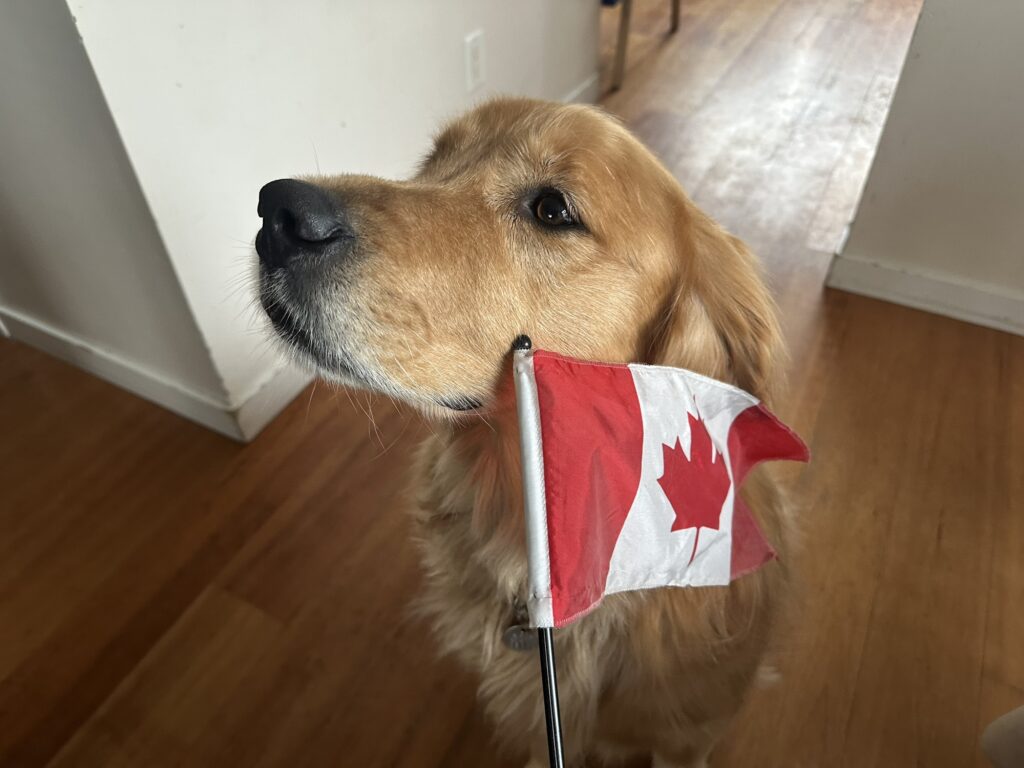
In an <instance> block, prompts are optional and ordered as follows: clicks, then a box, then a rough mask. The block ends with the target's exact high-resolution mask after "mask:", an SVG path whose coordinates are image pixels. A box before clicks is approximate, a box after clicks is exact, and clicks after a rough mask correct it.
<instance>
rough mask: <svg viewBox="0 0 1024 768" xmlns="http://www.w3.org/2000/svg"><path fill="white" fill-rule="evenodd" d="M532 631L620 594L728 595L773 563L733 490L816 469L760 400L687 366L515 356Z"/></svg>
mask: <svg viewBox="0 0 1024 768" xmlns="http://www.w3.org/2000/svg"><path fill="white" fill-rule="evenodd" d="M514 367H515V383H516V398H517V403H518V411H519V426H520V442H521V451H522V459H523V461H522V464H523V487H524V491H525V497H526V498H525V501H526V532H527V550H528V551H527V554H528V559H529V591H530V594H529V597H528V609H529V613H530V621H531V624H533V626H535V627H561V626H564V625H566V624H568V623H570V622H572V621H574V620H576V619H578V618H580V617H582V616H583V615H585V614H586V613H588V612H589V611H591V610H592V609H593V608H595V607H596V606H597V604H598V603H599V602H600V601H601V599H602V598H603V597H604V596H605V595H608V594H612V593H614V592H624V591H628V590H636V589H647V588H651V587H665V586H677V587H698V586H710V585H722V584H728V583H729V582H730V581H731V580H732V579H735V578H738V577H739V576H742V575H743V574H745V573H749V572H750V571H752V570H755V569H757V568H758V567H760V566H761V565H763V564H764V563H765V562H767V561H768V560H770V559H771V558H772V557H774V552H773V551H772V549H771V547H770V546H769V545H768V543H767V542H766V541H765V539H764V537H763V536H762V535H761V532H760V531H759V530H758V528H757V524H756V523H755V522H754V519H753V517H752V516H751V514H750V510H749V509H747V507H746V505H745V504H744V503H743V501H742V500H741V499H740V497H739V495H738V493H737V489H738V488H739V487H740V485H741V483H742V482H743V478H744V477H745V476H746V474H747V472H749V471H750V469H751V468H752V467H753V466H755V465H756V464H758V463H760V462H762V461H768V460H772V459H789V460H793V461H807V459H808V452H807V447H806V446H805V445H804V443H803V441H801V440H800V438H799V437H798V436H797V435H796V434H795V433H793V432H792V430H790V429H789V428H788V427H786V426H785V425H784V424H783V423H782V422H780V421H779V420H778V419H777V418H775V416H773V415H772V414H771V413H770V412H769V411H768V410H767V409H766V408H765V407H764V406H763V405H762V404H761V403H760V401H759V400H758V399H757V398H755V397H754V396H753V395H750V394H749V393H747V392H744V391H743V390H741V389H737V388H736V387H733V386H730V385H728V384H725V383H723V382H720V381H715V380H714V379H709V378H707V377H705V376H701V375H699V374H696V373H693V372H691V371H686V370H682V369H678V368H665V367H660V366H648V365H608V364H603V363H591V362H585V361H582V360H574V359H571V358H567V357H562V356H560V355H556V354H554V353H551V352H544V351H535V352H531V351H517V352H516V354H515V363H514Z"/></svg>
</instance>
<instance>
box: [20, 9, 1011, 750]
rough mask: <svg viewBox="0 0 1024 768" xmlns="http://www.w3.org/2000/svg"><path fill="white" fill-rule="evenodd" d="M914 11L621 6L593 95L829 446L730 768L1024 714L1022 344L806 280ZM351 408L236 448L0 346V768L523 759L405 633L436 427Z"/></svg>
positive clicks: (833, 235) (467, 686)
mask: <svg viewBox="0 0 1024 768" xmlns="http://www.w3.org/2000/svg"><path fill="white" fill-rule="evenodd" d="M918 10H919V0H821V1H817V2H810V0H687V2H686V3H684V11H683V18H682V24H681V28H680V31H679V32H678V34H677V35H675V36H674V37H672V38H670V39H662V37H661V29H662V28H667V24H668V3H667V2H661V1H660V0H650V1H649V2H640V1H639V0H638V2H637V9H636V16H635V18H634V40H633V47H632V48H631V51H630V68H629V71H628V73H627V76H626V82H625V87H624V89H623V90H622V91H621V92H619V93H617V94H615V95H613V96H611V97H609V98H608V99H607V101H606V106H607V108H608V109H610V110H612V111H614V112H616V113H618V114H620V115H621V116H622V117H623V118H624V119H625V121H626V122H627V123H628V124H629V125H630V126H632V127H633V128H634V129H635V130H636V131H637V132H638V133H639V134H640V136H641V137H642V138H643V139H644V140H645V141H647V142H648V143H649V144H650V145H651V146H652V147H653V148H654V149H655V150H656V151H657V152H658V153H659V154H660V156H661V157H662V158H663V159H664V160H665V162H666V163H667V164H668V165H669V166H670V168H671V169H672V170H673V171H674V172H675V173H676V174H677V175H678V176H679V178H680V179H681V180H682V181H683V183H684V184H685V185H686V186H687V188H688V189H689V190H691V192H692V193H693V195H694V197H695V198H696V199H697V201H698V202H699V203H700V204H701V205H702V206H704V207H705V208H706V209H707V210H708V211H709V212H710V213H712V214H713V215H714V216H715V217H716V218H718V219H719V220H721V221H722V222H723V223H725V224H726V225H727V226H729V227H730V228H731V229H732V230H734V231H735V232H737V233H738V234H740V235H742V236H743V237H744V238H746V239H747V240H748V241H749V242H751V243H752V245H754V247H755V248H756V249H757V250H758V251H759V252H760V253H761V254H762V255H763V257H764V260H765V264H766V268H767V272H768V275H769V278H770V279H771V282H772V285H773V287H774V290H775V293H776V295H777V297H778V300H779V303H780V306H781V308H782V311H783V315H784V319H785V324H786V330H787V335H788V337H789V340H790V344H791V348H792V352H793V362H792V373H791V386H790V390H789V394H788V396H787V397H786V398H785V399H784V401H783V402H782V403H781V404H780V408H779V410H780V412H781V414H782V415H783V417H784V418H786V419H787V420H788V421H789V422H790V423H791V424H793V425H794V426H795V427H796V428H797V430H798V431H799V432H800V433H801V434H802V435H804V436H805V438H807V440H808V442H809V443H810V445H811V449H812V451H813V453H814V456H815V460H814V461H813V462H812V463H811V464H810V466H809V467H807V468H806V469H800V468H795V467H793V468H787V469H786V474H785V477H786V480H787V482H788V484H789V485H790V487H791V493H792V496H793V498H794V500H795V502H796V503H797V504H799V506H800V507H801V508H802V509H803V510H804V520H805V527H806V548H805V549H804V551H803V552H802V553H801V554H800V555H799V557H798V558H797V562H796V563H795V564H794V567H795V568H796V570H797V572H798V574H799V581H800V583H801V584H802V585H803V592H804V594H803V599H802V603H801V607H800V610H798V611H796V612H794V614H793V615H792V617H791V618H790V620H789V621H788V622H787V627H786V631H785V632H784V635H783V642H782V643H781V648H782V651H781V652H780V657H779V667H780V670H781V672H782V682H781V683H780V684H778V685H776V686H774V687H771V688H768V689H765V690H762V691H759V692H757V693H756V694H755V695H754V696H753V697H752V699H751V701H750V703H749V706H748V707H747V708H746V710H745V711H744V713H743V715H742V716H741V718H740V721H739V722H738V723H737V725H736V728H735V729H734V732H733V733H732V735H731V737H730V738H729V740H728V741H727V742H726V743H725V744H723V747H722V749H721V750H720V752H719V754H718V755H717V756H716V761H715V765H716V766H719V767H720V768H724V767H729V766H731V767H733V768H740V767H744V768H747V767H749V766H758V767H762V766H767V767H769V768H771V767H773V766H778V767H779V768H783V767H785V768H793V767H806V768H811V767H815V768H817V767H822V768H834V767H841V766H850V768H867V767H870V766H884V767H889V766H909V765H921V766H929V768H944V767H945V766H949V767H953V766H983V765H984V764H985V763H984V761H983V760H982V758H981V757H980V755H979V753H978V751H977V740H978V734H979V732H980V730H981V728H982V727H983V726H984V724H985V723H986V722H987V721H988V720H990V719H991V718H993V717H995V716H996V715H997V714H999V713H1001V712H1003V711H1006V710H1008V709H1010V708H1012V707H1013V706H1016V705H1019V704H1020V703H1021V702H1022V701H1024V611H1022V610H1021V608H1020V607H1021V606H1024V472H1022V471H1020V467H1021V466H1022V465H1024V339H1022V338H1019V337H1014V336H1010V335H1007V334H1003V333H999V332H996V331H991V330H987V329H983V328H979V327H975V326H970V325H967V324H964V323H960V322H956V321H953V320H948V319H944V318H939V317H936V316H932V315H928V314H925V313H922V312H917V311H914V310H909V309H904V308H901V307H896V306H892V305H888V304H885V303H883V302H878V301H873V300H870V299H865V298H860V297H856V296H852V295H847V294H842V293H838V292H832V291H828V290H824V289H823V288H822V285H823V280H824V273H825V270H826V269H827V266H828V257H827V255H826V254H825V253H823V251H824V250H826V249H828V248H831V247H833V246H834V245H835V243H837V242H838V240H839V239H840V237H841V235H842V229H843V226H844V225H845V223H846V221H847V220H848V218H849V216H850V213H851V211H852V210H853V207H854V205H855V202H856V197H857V195H858V193H859V189H860V186H861V184H862V182H863V178H864V174H865V172H866V168H867V165H868V163H869V162H870V155H871V151H872V147H873V146H874V142H875V140H876V138H877V134H878V132H879V130H880V125H881V120H882V118H883V116H884V112H885V109H886V106H887V103H888V99H889V96H890V94H891V91H892V88H893V84H894V83H895V80H896V77H897V75H898V71H899V68H900V65H901V60H902V56H903V52H904V50H905V48H906V45H907V42H908V41H909V35H910V32H911V29H912V27H913V24H914V20H915V18H916V14H917V12H918ZM614 14H615V11H607V12H605V16H606V19H605V21H606V30H605V31H606V33H607V32H608V31H609V30H610V29H612V28H613V25H614ZM369 407H370V403H369V401H368V400H367V399H366V398H365V396H363V395H361V394H351V395H347V394H345V393H338V392H335V391H331V390H329V389H328V388H326V387H325V386H322V385H321V386H319V387H317V388H315V389H313V390H310V391H309V392H307V393H305V394H304V395H303V396H301V397H300V398H299V399H298V400H297V401H296V402H294V403H293V404H292V405H291V406H290V407H289V408H288V410H287V411H286V412H285V413H284V414H282V415H281V417H280V418H278V419H277V420H276V421H275V422H274V423H273V424H272V425H271V426H270V427H269V428H268V429H267V430H266V431H265V432H264V433H263V434H262V435H261V436H260V437H259V438H258V439H257V440H256V441H255V442H254V443H252V444H251V445H249V446H246V447H241V446H238V445H234V444H232V443H230V442H228V441H227V440H225V439H223V438H220V437H218V436H217V435H214V434H211V433H209V432H207V431H205V430H203V429H201V428H199V427H197V426H194V425H192V424H189V423H187V422H185V421H182V420H181V419H179V418H177V417H175V416H173V415H171V414H169V413H166V412H164V411H162V410H160V409H159V408H157V407H155V406H152V405H150V404H148V403H145V402H142V401H140V400H138V399H136V398H134V397H132V396H130V395H127V394H125V393H123V392H121V391H119V390H117V389H115V388H113V387H111V386H109V385H107V384H105V383H102V382H100V381H97V380H95V379H93V378H91V377H89V376H88V375H86V374H84V373H81V372H79V371H77V370H75V369H73V368H70V367H68V366H66V365H63V364H61V363H58V362H55V361H54V360H52V359H50V358H48V357H46V356H44V355H42V354H40V353H38V352H35V351H33V350H31V349H28V348H26V347H24V346H21V345H18V344H15V343H12V342H8V341H0V425H2V427H0V428H2V429H3V432H2V433H0V434H2V439H0V764H2V765H4V766H11V767H12V768H13V767H15V766H16V767H17V768H22V767H24V766H43V765H52V766H69V767H70V766H125V767H127V766H131V767H132V768H138V767H140V766H144V767H145V768H151V767H152V768H160V766H189V767H190V768H191V767H194V766H195V767H201V766H211V767H213V766H217V767H220V766H314V765H323V766H399V767H401V768H430V767H433V766H446V767H447V766H453V767H455V768H461V767H462V766H495V767H501V768H505V767H506V766H512V765H514V764H513V763H509V762H507V761H505V760H503V758H501V757H500V756H497V755H495V753H494V749H493V747H492V746H491V745H490V742H489V736H488V733H489V731H488V727H487V725H486V724H485V723H483V721H482V719H481V718H480V715H479V713H478V712H477V709H476V707H475V702H474V687H473V682H472V680H471V679H469V678H468V677H467V676H466V675H465V674H463V673H462V672H461V671H460V670H459V668H458V667H456V666H455V665H454V664H453V663H452V662H450V661H446V660H438V659H436V658H435V656H434V652H433V647H432V644H431V640H430V638H429V636H428V635H427V634H426V631H425V629H424V627H423V626H422V625H421V624H419V623H418V622H417V621H416V620H415V619H413V618H412V617H411V616H410V614H409V611H408V607H407V606H408V604H409V602H410V600H411V598H412V597H413V596H414V595H415V593H416V590H417V585H418V582H419V579H420V576H419V569H418V564H417V561H416V558H415V556H414V552H413V547H412V544H411V542H410V541H409V537H408V535H407V534H408V525H407V522H406V519H405V517H404V516H403V515H402V513H401V507H402V504H403V491H402V485H401V480H400V478H401V476H402V474H403V472H404V470H405V468H406V467H407V465H408V462H409V456H410V452H411V451H412V449H413V447H414V445H415V443H416V441H417V439H418V437H419V436H420V435H421V434H423V432H424V427H423V426H422V425H421V424H419V422H418V420H417V419H416V418H415V417H412V416H410V415H409V414H408V413H407V412H405V411H403V410H401V409H399V408H396V407H394V406H393V405H391V404H390V403H388V402H386V401H382V400H377V401H375V402H374V403H373V404H372V407H373V411H374V416H375V422H376V426H375V427H372V426H371V425H370V420H369V419H368V418H367V415H366V413H365V411H366V410H367V409H368V408H369ZM363 573H372V574H373V578H372V580H367V579H363V578H359V574H363ZM567 736H568V738H571V734H568V735H567Z"/></svg>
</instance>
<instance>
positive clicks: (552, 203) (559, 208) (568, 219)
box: [533, 192, 573, 227]
mask: <svg viewBox="0 0 1024 768" xmlns="http://www.w3.org/2000/svg"><path fill="white" fill-rule="evenodd" d="M533 215H534V216H536V217H537V221H539V222H540V223H541V224H544V225H546V226H549V227H561V226H565V225H566V224H572V223H573V221H572V215H571V214H570V213H569V206H568V205H567V204H566V202H565V198H564V197H562V196H561V195H560V194H558V193H557V192H545V193H544V194H542V195H541V196H540V197H538V198H537V200H536V201H535V202H534V203H533Z"/></svg>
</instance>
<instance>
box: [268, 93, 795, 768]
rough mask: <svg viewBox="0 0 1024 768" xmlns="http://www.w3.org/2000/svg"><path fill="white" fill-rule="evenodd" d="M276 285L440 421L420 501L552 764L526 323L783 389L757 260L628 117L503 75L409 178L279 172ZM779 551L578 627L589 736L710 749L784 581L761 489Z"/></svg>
mask: <svg viewBox="0 0 1024 768" xmlns="http://www.w3.org/2000/svg"><path fill="white" fill-rule="evenodd" d="M260 215H261V216H262V217H263V228H262V229H261V230H260V233H259V234H258V236H257V241H256V243H257V251H258V253H259V256H260V276H259V291H260V299H261V303H262V305H263V307H264V309H265V310H266V313H267V315H268V316H269V318H270V320H271V321H272V323H273V325H274V328H275V329H276V332H277V333H278V334H279V335H280V336H281V337H282V338H284V339H285V340H286V341H287V342H288V344H289V346H290V347H292V348H293V349H294V350H296V351H297V353H298V354H299V355H300V356H302V357H303V358H305V359H306V360H308V361H309V362H311V363H312V364H313V365H315V366H316V368H317V369H318V370H319V371H320V372H321V374H322V375H324V376H325V377H328V378H331V379H334V380H337V381H340V382H342V383H344V384H346V385H351V386H356V387H364V388H369V389H372V390H375V391H378V392H382V393H385V394H387V395H389V396H391V397H394V398H398V399H400V400H403V401H406V402H408V403H412V404H414V405H415V406H417V407H419V408H420V409H422V411H423V412H424V413H425V414H426V415H427V416H428V417H429V418H430V419H433V420H435V421H436V422H437V424H438V426H437V428H436V434H435V435H434V436H433V437H431V438H429V439H428V440H427V441H426V442H425V443H424V445H423V446H422V448H421V450H420V452H419V459H418V465H417V467H416V470H415V475H414V478H413V487H414V491H415V496H416V501H415V504H414V510H413V514H414V516H415V520H416V523H417V525H418V530H419V536H420V539H421V541H422V552H423V562H424V566H425V570H426V582H425V586H424V591H425V594H424V596H423V599H424V603H425V607H426V611H427V612H428V614H429V615H430V616H431V618H432V620H433V624H434V626H435V628H436V632H437V637H438V638H439V641H440V644H441V646H442V647H443V649H444V650H445V651H449V652H453V653H455V654H457V656H458V657H459V658H460V659H461V660H462V661H463V662H464V663H465V664H467V665H468V666H469V667H471V668H472V669H473V670H474V671H475V672H476V673H477V674H478V675H479V679H480V693H481V696H482V700H483V702H484V704H485V706H486V710H487V712H488V713H489V715H490V716H491V718H492V719H493V721H494V723H495V725H496V728H497V732H498V734H499V736H500V737H501V739H502V740H503V741H505V742H506V743H508V744H509V745H510V746H511V747H513V748H518V749H521V750H523V752H524V753H526V752H528V754H524V755H523V757H524V758H525V759H529V760H530V761H531V762H530V765H537V766H540V765H546V761H547V757H546V755H547V750H546V741H545V730H544V718H543V704H542V698H541V692H540V678H539V674H538V666H537V659H536V655H535V654H534V653H523V652H520V651H516V650H513V649H511V648H509V647H506V645H505V644H504V643H503V642H502V638H503V635H504V634H505V632H506V630H508V629H509V628H510V627H511V626H513V625H515V624H517V623H519V622H522V620H523V615H522V609H521V606H522V605H523V604H524V602H525V592H526V579H527V570H526V552H525V539H524V531H523V510H522V493H521V486H520V473H519V453H518V434H517V426H516V419H515V405H514V397H513V393H512V387H511V381H510V372H509V370H510V352H509V349H510V345H511V343H512V341H513V339H515V338H516V337H517V336H518V335H519V334H522V333H525V334H528V335H529V336H530V337H531V338H532V339H533V342H534V344H535V346H536V347H538V348H542V349H548V350H553V351H555V352H559V353H562V354H565V355H571V356H574V357H578V358H585V359H591V360H601V361H611V362H619V363H626V362H645V363H659V364H663V365H670V366H678V367H683V368H689V369H691V370H694V371H698V372H700V373H702V374H705V375H708V376H712V377H714V378H717V379H721V380H724V381H728V382H732V383H734V384H736V385H738V386H740V387H742V388H743V389H746V390H748V391H750V392H752V393H754V394H755V395H757V396H758V397H760V398H761V399H763V400H766V401H770V394H771V391H772V387H773V384H774V382H775V380H776V370H777V367H778V363H779V360H780V354H781V349H780V333H779V328H778V324H777V321H776V313H775V308H774V306H773V303H772V301H771V299H770V297H769V294H768V292H767V291H766V289H765V286H764V283H763V282H762V280H761V278H760V276H759V273H758V267H757V264H756V262H755V259H754V258H753V256H752V255H751V254H750V252H749V251H748V250H747V249H746V248H745V247H744V245H743V244H742V243H741V242H740V241H739V240H737V239H736V238H735V237H732V236H731V235H729V234H728V233H726V232H725V231H723V230H722V229H721V228H720V227H719V226H718V225H716V224H715V223H714V222H713V221H712V220H711V219H709V218H708V217H707V216H706V215H705V214H703V213H702V212H701V211H699V210H698V209H697V208H696V207H695V206H694V205H693V203H692V202H691V201H690V200H689V199H688V198H687V197H686V195H685V194H684V193H683V191H682V190H681V189H680V187H679V185H678V184H677V182H676V181H675V179H673V178H672V176H671V175H670V174H669V173H668V172H667V171H666V170H665V169H664V168H663V167H662V166H661V164H660V163H659V162H658V161H657V159H655V157H654V156H653V155H652V154H651V153H650V152H649V151H648V150H647V149H645V148H644V147H643V145H642V144H641V143H640V142H639V141H638V140H637V139H636V138H634V137H633V136H632V135H631V134H630V133H629V131H628V130H626V129H625V128H624V127H623V126H622V125H621V124H620V123H619V122H617V121H616V120H614V119H613V118H611V117H610V116H608V115H607V114H605V113H604V112H602V111H600V110H599V109H595V108H592V107H587V106H579V105H571V106H566V105H559V104H552V103H546V102H540V101H532V100H526V99H498V100H494V101H491V102H489V103H486V104H483V105H482V106H479V107H477V108H476V109H474V110H472V111H471V112H469V113H468V114H466V115H464V116H462V117H460V118H458V119H456V120H454V121H452V122H451V123H449V124H448V125H447V126H446V127H445V128H444V129H443V130H442V131H441V132H440V133H439V134H438V136H437V137H436V141H435V142H434V147H433V150H432V151H431V152H430V154H429V155H428V156H427V157H426V158H425V159H424V160H423V162H422V164H421V165H420V167H419V170H418V172H417V173H416V174H415V175H414V176H413V177H412V178H411V179H409V180H407V181H387V180H383V179H379V178H372V177H368V176H344V175H343V176H331V177H317V178H311V179H307V180H305V181H295V180H280V181H276V182H272V183H270V184H268V185H267V186H266V187H264V189H263V190H262V191H261V195H260ZM744 496H745V498H746V500H747V503H748V504H749V506H750V507H751V508H752V510H754V514H755V516H756V517H757V519H758V521H759V523H760V525H761V528H762V530H763V531H764V533H765V535H766V537H767V538H768V539H769V541H770V542H771V544H772V545H773V547H774V548H775V550H776V551H777V552H778V553H779V555H780V557H779V559H778V560H776V561H775V562H773V563H770V564H769V565H767V566H766V567H764V568H762V569H761V570H760V571H758V572H756V573H754V574H751V575H748V576H745V577H743V578H741V579H739V580H738V581H736V582H734V583H733V584H732V585H731V586H729V587H715V588H704V589H677V588H669V589H660V590H651V591H648V592H640V593H629V594H620V595H614V596H611V597H609V598H607V599H606V600H605V601H604V603H603V604H602V605H601V607H600V608H599V609H597V610H596V611H594V612H593V613H592V614H590V615H588V616H587V617H586V618H584V619H582V620H581V621H579V622H577V623H575V624H573V625H572V626H570V627H568V628H565V629H562V630H558V631H557V632H556V633H555V634H556V649H557V655H558V664H559V668H558V671H559V683H560V693H561V701H562V716H563V721H564V730H565V733H566V739H567V743H566V748H567V749H568V750H569V754H568V755H567V759H568V761H569V762H570V764H571V763H573V762H578V761H579V760H580V759H582V757H583V756H584V755H586V754H593V755H597V756H602V757H605V758H615V757H618V756H630V755H636V754H644V755H649V756H651V757H652V758H653V760H654V761H655V765H661V766H679V767H681V766H696V765H703V764H704V763H705V761H706V760H707V756H708V754H709V752H710V751H711V749H712V747H713V746H714V744H715V743H716V741H717V740H718V739H719V738H720V736H721V735H722V734H723V731H724V730H725V729H726V726H727V725H728V723H729V722H730V719H731V718H732V717H733V716H734V715H735V713H736V712H737V710H738V709H739V707H740V705H741V703H742V701H743V699H744V696H745V693H746V691H747V690H748V688H749V687H750V685H751V683H752V682H753V681H754V679H755V677H756V676H757V672H758V668H759V666H760V664H761V663H762V657H763V656H764V653H765V649H766V644H767V642H768V639H769V634H770V629H771V626H772V623H773V616H774V615H775V614H776V612H777V609H778V607H779V603H780V600H781V599H782V597H783V595H784V592H785V582H786V578H785V573H784V567H785V563H786V562H787V557H786V555H787V551H789V549H790V542H789V538H790V533H789V525H788V519H787V513H786V510H785V509H784V507H783V504H782V503H781V500H780V497H779V494H778V493H777V491H776V489H775V486H774V484H773V483H772V481H771V480H770V478H769V477H768V475H767V474H766V473H765V472H764V470H759V471H755V472H754V473H753V474H752V475H751V477H750V478H749V479H748V481H747V483H746V486H745V488H744Z"/></svg>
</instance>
